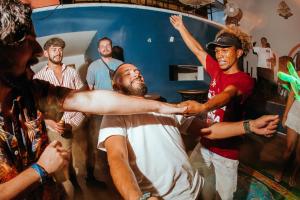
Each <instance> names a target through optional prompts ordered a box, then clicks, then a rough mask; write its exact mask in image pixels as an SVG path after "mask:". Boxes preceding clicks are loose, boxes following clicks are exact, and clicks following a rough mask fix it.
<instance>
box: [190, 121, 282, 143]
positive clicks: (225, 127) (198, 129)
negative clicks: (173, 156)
mask: <svg viewBox="0 0 300 200" xmlns="http://www.w3.org/2000/svg"><path fill="white" fill-rule="evenodd" d="M278 122H279V116H278V115H265V116H262V117H260V118H257V119H255V120H250V122H249V123H250V130H251V131H252V132H254V133H256V134H258V135H265V136H269V135H271V134H273V133H275V132H276V128H277V125H278ZM188 132H189V133H191V134H198V135H199V134H200V135H202V136H204V137H207V138H209V139H222V138H228V137H234V136H239V135H243V134H245V130H244V126H243V121H240V122H220V123H216V124H213V125H212V126H210V127H207V124H206V123H205V122H203V121H201V120H199V119H197V118H196V119H194V121H193V122H192V124H191V125H190V127H189V129H188Z"/></svg>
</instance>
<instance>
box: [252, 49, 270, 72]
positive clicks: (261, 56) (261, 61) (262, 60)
mask: <svg viewBox="0 0 300 200" xmlns="http://www.w3.org/2000/svg"><path fill="white" fill-rule="evenodd" d="M253 51H254V52H255V53H257V56H258V63H257V67H261V68H268V69H271V62H269V61H268V59H270V58H272V57H273V52H272V50H271V49H270V48H263V47H253Z"/></svg>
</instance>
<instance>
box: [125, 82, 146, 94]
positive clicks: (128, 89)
mask: <svg viewBox="0 0 300 200" xmlns="http://www.w3.org/2000/svg"><path fill="white" fill-rule="evenodd" d="M133 82H134V81H133ZM133 82H132V83H133ZM132 83H131V84H130V85H129V86H123V85H121V86H120V89H121V91H122V92H123V93H124V94H127V95H134V96H139V97H143V96H144V95H145V94H147V92H148V88H147V86H146V84H145V83H140V84H138V86H137V87H133V86H132Z"/></svg>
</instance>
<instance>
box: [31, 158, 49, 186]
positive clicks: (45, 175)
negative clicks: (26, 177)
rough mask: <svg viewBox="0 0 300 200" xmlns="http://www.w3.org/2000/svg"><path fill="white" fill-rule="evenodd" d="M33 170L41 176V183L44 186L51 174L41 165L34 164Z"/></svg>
mask: <svg viewBox="0 0 300 200" xmlns="http://www.w3.org/2000/svg"><path fill="white" fill-rule="evenodd" d="M31 168H32V169H34V171H35V172H36V173H37V174H38V175H39V176H40V183H42V184H43V183H45V182H46V181H47V180H48V178H49V174H48V172H47V171H46V170H45V169H44V168H43V167H42V166H41V165H39V164H37V163H34V164H33V165H31Z"/></svg>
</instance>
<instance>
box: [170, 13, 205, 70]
mask: <svg viewBox="0 0 300 200" xmlns="http://www.w3.org/2000/svg"><path fill="white" fill-rule="evenodd" d="M170 22H171V24H172V25H173V26H174V28H175V29H177V30H178V31H179V33H180V35H181V37H182V39H183V41H184V42H185V44H186V45H187V47H188V48H189V49H190V50H191V51H192V52H193V53H194V54H195V55H196V56H197V58H198V60H199V61H200V62H201V63H202V65H203V66H204V68H205V69H206V56H207V53H206V51H205V50H204V49H203V47H202V46H201V44H200V43H199V42H198V41H197V40H196V39H195V38H194V37H193V36H192V35H191V33H190V32H189V31H188V30H187V29H186V27H185V25H184V24H183V21H182V17H181V16H178V15H172V16H171V17H170Z"/></svg>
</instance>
